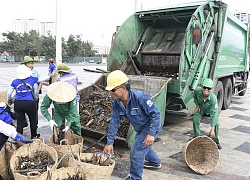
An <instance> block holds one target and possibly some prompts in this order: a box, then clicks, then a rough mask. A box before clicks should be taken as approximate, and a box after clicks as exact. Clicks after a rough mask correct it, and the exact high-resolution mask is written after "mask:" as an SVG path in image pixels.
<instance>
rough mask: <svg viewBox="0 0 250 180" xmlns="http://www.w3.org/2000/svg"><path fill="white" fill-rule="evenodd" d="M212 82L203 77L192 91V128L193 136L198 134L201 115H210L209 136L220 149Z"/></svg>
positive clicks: (215, 101)
mask: <svg viewBox="0 0 250 180" xmlns="http://www.w3.org/2000/svg"><path fill="white" fill-rule="evenodd" d="M213 87H214V83H213V81H212V80H211V79H209V78H207V79H204V81H203V83H202V86H201V87H198V88H197V89H195V91H194V103H195V104H196V108H195V109H194V119H193V128H194V135H195V137H197V136H200V120H201V117H202V116H203V115H204V114H206V115H209V116H210V119H211V122H210V125H211V129H210V131H209V136H210V137H211V138H212V140H213V141H214V142H215V143H216V144H217V147H218V149H221V148H222V147H221V145H220V143H219V138H218V135H219V111H218V102H217V97H216V96H215V94H214V93H213V92H212V89H213Z"/></svg>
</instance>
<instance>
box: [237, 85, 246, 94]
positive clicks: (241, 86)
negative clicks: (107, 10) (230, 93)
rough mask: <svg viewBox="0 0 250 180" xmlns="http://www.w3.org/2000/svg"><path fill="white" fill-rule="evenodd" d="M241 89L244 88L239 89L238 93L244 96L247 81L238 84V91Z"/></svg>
mask: <svg viewBox="0 0 250 180" xmlns="http://www.w3.org/2000/svg"><path fill="white" fill-rule="evenodd" d="M242 89H245V90H244V91H241V92H240V93H239V96H244V95H245V94H246V91H247V82H245V83H243V84H241V85H240V86H238V91H240V90H242Z"/></svg>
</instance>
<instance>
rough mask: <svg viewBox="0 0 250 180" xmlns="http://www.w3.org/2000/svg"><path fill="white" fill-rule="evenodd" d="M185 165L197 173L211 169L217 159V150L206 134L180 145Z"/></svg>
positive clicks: (204, 172) (203, 172)
mask: <svg viewBox="0 0 250 180" xmlns="http://www.w3.org/2000/svg"><path fill="white" fill-rule="evenodd" d="M182 151H183V157H184V159H185V162H186V163H187V165H188V166H189V167H190V168H191V169H192V170H193V171H195V172H197V173H199V174H207V173H209V172H210V171H212V170H213V169H214V168H215V166H216V165H217V163H218V160H219V150H218V147H217V145H216V144H215V142H214V141H213V140H212V139H211V138H209V137H207V136H198V137H196V138H194V139H192V140H191V141H189V142H188V143H186V144H184V145H183V147H182Z"/></svg>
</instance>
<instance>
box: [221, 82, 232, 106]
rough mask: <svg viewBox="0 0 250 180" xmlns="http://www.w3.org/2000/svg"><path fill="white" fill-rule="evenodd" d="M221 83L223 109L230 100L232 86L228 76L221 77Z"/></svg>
mask: <svg viewBox="0 0 250 180" xmlns="http://www.w3.org/2000/svg"><path fill="white" fill-rule="evenodd" d="M222 84H223V89H224V93H223V104H222V109H223V110H225V109H227V108H228V107H229V106H230V104H231V102H232V95H233V87H232V81H231V79H230V78H226V79H223V81H222Z"/></svg>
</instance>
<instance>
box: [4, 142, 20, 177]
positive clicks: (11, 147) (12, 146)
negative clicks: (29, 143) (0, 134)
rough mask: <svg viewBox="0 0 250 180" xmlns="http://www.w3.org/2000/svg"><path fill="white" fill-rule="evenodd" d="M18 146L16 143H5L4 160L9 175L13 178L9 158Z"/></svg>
mask: <svg viewBox="0 0 250 180" xmlns="http://www.w3.org/2000/svg"><path fill="white" fill-rule="evenodd" d="M18 148H19V145H17V144H16V143H11V142H6V143H5V155H6V162H7V167H8V168H7V169H8V172H9V176H10V177H12V178H13V174H12V173H11V170H10V159H11V156H12V155H13V153H14V152H15V151H16V150H17V149H18Z"/></svg>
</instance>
